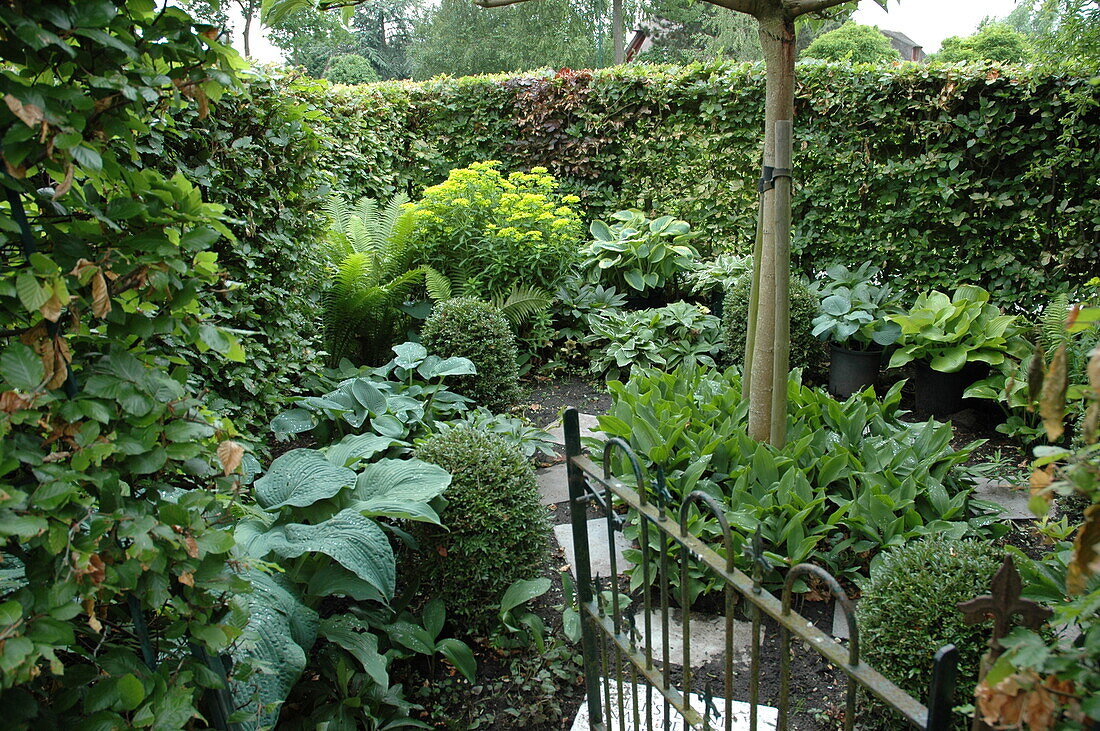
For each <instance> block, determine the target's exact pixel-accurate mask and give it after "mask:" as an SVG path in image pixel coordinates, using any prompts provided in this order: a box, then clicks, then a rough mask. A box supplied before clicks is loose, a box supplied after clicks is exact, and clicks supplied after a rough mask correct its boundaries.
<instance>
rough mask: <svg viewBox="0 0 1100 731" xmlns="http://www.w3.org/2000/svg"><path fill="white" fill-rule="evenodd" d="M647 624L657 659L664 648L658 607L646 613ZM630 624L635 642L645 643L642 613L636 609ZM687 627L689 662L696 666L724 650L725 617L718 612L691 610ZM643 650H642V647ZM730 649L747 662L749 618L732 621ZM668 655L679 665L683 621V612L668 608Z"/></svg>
mask: <svg viewBox="0 0 1100 731" xmlns="http://www.w3.org/2000/svg"><path fill="white" fill-rule="evenodd" d="M649 621H650V628H651V629H652V631H653V641H652V643H651V646H652V653H653V658H654V659H655V660H660V659H661V657H662V655H663V653H664V648H663V646H662V642H663V640H662V638H663V636H664V632H663V627H662V626H661V611H660V610H659V609H656V610H651V611H650V613H649ZM634 626H635V627H636V628H637V630H638V635H639V639H638V646H639V647H642V648H644V646H645V635H646V632H645V614H644V613H642V612H638V613H637V614H636V615H634ZM688 629H689V632H690V638H691V658H690V660H691V666H692V667H693V668H699V667H702V666H703V665H706V664H707V663H708V662H710V661H711V660H715V659H717V658H720V657H722V655H723V653H725V651H726V618H725V617H722V616H713V615H704V614H700V613H698V612H692V614H691V618H690V619H689V620H688ZM766 634H767V633H766V631H765V630H764V627H761V628H760V641H761V642H763V641H764V637H765V635H766ZM643 651H644V650H643ZM733 653H734V656H735V659H740V660H741V661H743V662H748V661H749V658H750V656H751V655H752V622H740V621H737V620H734V621H733ZM668 659H669V662H670V663H672V664H673V665H683V662H684V625H683V614H682V613H681V612H680V611H679V610H670V611H669V628H668Z"/></svg>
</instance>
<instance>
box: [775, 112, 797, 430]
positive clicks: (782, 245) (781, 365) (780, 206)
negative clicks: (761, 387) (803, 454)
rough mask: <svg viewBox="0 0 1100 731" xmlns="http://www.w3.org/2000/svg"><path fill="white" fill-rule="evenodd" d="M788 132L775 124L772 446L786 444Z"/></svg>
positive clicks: (785, 123) (787, 125)
mask: <svg viewBox="0 0 1100 731" xmlns="http://www.w3.org/2000/svg"><path fill="white" fill-rule="evenodd" d="M791 128H792V122H791V120H789V119H781V120H779V121H777V122H776V123H775V171H774V172H773V175H774V177H775V360H774V363H773V365H772V368H773V370H772V380H773V381H774V383H773V385H772V420H771V422H772V423H771V439H770V441H771V444H772V446H773V447H776V448H782V447H783V444H784V443H785V442H786V441H787V380H788V374H789V373H790V359H791V312H790V279H791Z"/></svg>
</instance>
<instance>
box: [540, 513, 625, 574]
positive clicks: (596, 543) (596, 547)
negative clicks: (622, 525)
mask: <svg viewBox="0 0 1100 731" xmlns="http://www.w3.org/2000/svg"><path fill="white" fill-rule="evenodd" d="M554 537H555V538H557V539H558V544H559V545H560V546H561V547H562V549H563V550H564V551H565V560H566V561H568V562H569V569H570V570H571V571H572V572H573V576H576V575H577V571H576V569H575V568H574V566H575V565H576V563H577V554H576V552H575V551H574V550H573V526H572V525H571V524H569V523H565V524H563V525H555V526H554ZM614 540H615V561H616V566H617V568H618V569H619V573H620V574H621V573H623V572H624V571H626V569H627V568H628V567H629V566H631V564H630V563H629V562H628V561H627V560H626V559H625V558H623V551H625V550H626V549H628V548H630V542H629V541H627V540H626V538H624V537H623V534H622V533H621V532H620V531H615V535H614ZM588 554H589V558H590V566H591V571H592V576H593V577H595V576H596V574H599V575H600V576H602V577H604V578H607V577H609V576H611V546H610V544H609V542H608V535H607V519H606V518H593V519H592V520H590V521H588Z"/></svg>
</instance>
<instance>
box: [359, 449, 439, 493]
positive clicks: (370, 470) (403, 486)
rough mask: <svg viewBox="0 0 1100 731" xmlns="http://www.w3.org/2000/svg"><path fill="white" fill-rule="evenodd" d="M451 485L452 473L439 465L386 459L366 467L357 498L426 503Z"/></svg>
mask: <svg viewBox="0 0 1100 731" xmlns="http://www.w3.org/2000/svg"><path fill="white" fill-rule="evenodd" d="M450 484H451V475H450V473H449V472H447V470H445V469H443V468H442V467H439V466H437V465H434V464H430V463H428V462H422V461H421V460H419V459H382V460H379V461H377V462H375V463H373V464H369V465H367V466H366V467H364V468H363V471H362V472H361V473H360V474H359V479H358V480H357V481H356V483H355V497H356V498H357V499H358V500H371V499H373V498H386V499H388V500H412V501H420V502H425V503H426V502H428V501H429V500H431V499H433V498H435V497H438V496H439V495H442V494H443V491H444V490H446V489H447V486H448V485H450Z"/></svg>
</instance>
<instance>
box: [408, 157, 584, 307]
mask: <svg viewBox="0 0 1100 731" xmlns="http://www.w3.org/2000/svg"><path fill="white" fill-rule="evenodd" d="M499 167H500V163H499V162H496V161H490V162H483V163H474V164H473V165H471V166H470V167H468V168H461V169H457V170H452V171H451V172H450V175H448V176H447V180H446V181H444V182H443V183H441V184H439V185H435V186H432V187H431V188H428V189H427V190H425V191H424V197H423V198H422V199H421V200H420V201H418V202H417V203H416V205H415V207H414V208H413V219H414V222H415V223H414V229H413V234H412V241H413V242H414V248H413V263H414V264H426V265H428V266H431V267H434V268H435V269H438V270H439V271H441V272H443V273H444V274H446V275H447V276H448V277H449V278H450V279H451V281H452V282H453V283H454V284H455V286H456V288H457V289H458V290H459V291H462V292H463V293H465V294H471V295H477V296H479V297H483V298H485V299H490V298H493V297H501V296H507V295H508V294H509V293H510V292H511V291H512V289H513V288H514V287H516V286H520V287H539V288H541V289H544V290H547V291H550V292H552V291H554V288H555V287H557V285H558V284H559V283H560V282H561V281H562V279H563V278H564V277H565V275H566V274H567V273H568V271H569V267H570V266H571V265H572V264H573V262H574V261H575V260H576V256H577V247H578V245H579V243H580V240H581V236H582V229H581V223H580V218H579V217H578V216H577V213H576V212H575V211H574V210H573V209H572V208H571V207H570V205H571V204H573V203H576V202H578V200H579V199H578V198H577V197H576V196H568V195H567V196H559V195H557V192H556V191H557V188H558V184H557V181H556V180H554V178H553V177H552V176H550V175H547V174H546V169H545V168H537V167H536V168H532V169H531V172H530V173H519V172H516V173H511V174H510V175H508V176H507V177H505V176H504V175H502V174H501V173H500V170H499V169H498V168H499Z"/></svg>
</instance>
